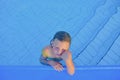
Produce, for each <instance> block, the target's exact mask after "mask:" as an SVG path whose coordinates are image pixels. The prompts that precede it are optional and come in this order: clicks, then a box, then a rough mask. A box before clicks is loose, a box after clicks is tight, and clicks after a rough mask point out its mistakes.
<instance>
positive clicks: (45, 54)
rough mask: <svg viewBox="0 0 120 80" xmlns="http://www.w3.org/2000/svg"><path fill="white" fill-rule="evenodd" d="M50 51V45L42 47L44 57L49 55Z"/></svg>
mask: <svg viewBox="0 0 120 80" xmlns="http://www.w3.org/2000/svg"><path fill="white" fill-rule="evenodd" d="M49 52H50V49H49V46H46V47H44V48H43V49H42V55H43V56H44V57H47V56H48V55H49Z"/></svg>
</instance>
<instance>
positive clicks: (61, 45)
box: [54, 39, 69, 49]
mask: <svg viewBox="0 0 120 80" xmlns="http://www.w3.org/2000/svg"><path fill="white" fill-rule="evenodd" d="M54 44H55V46H56V47H59V48H62V49H68V48H69V42H67V41H59V40H58V39H55V40H54Z"/></svg>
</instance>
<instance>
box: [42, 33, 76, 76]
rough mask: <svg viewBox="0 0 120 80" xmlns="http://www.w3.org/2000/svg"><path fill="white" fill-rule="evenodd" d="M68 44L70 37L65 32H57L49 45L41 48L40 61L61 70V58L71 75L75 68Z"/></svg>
mask: <svg viewBox="0 0 120 80" xmlns="http://www.w3.org/2000/svg"><path fill="white" fill-rule="evenodd" d="M70 44H71V37H70V35H69V34H68V33H67V32H65V31H59V32H57V33H56V34H55V35H54V37H53V39H52V40H51V42H50V45H48V46H46V47H44V48H43V50H42V54H41V57H40V62H41V63H42V64H45V65H50V66H52V67H53V68H54V69H55V70H57V71H62V70H63V66H62V64H61V63H60V61H61V60H63V61H64V62H65V64H66V66H67V71H68V73H69V74H70V75H73V74H74V72H75V69H74V64H73V61H72V55H71V52H70V51H69V47H70Z"/></svg>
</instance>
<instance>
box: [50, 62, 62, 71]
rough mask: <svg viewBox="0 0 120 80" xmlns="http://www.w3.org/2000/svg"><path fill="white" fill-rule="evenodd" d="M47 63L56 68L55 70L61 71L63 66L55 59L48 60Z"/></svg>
mask: <svg viewBox="0 0 120 80" xmlns="http://www.w3.org/2000/svg"><path fill="white" fill-rule="evenodd" d="M49 64H50V65H51V66H52V67H53V68H54V69H55V70H56V71H59V72H60V71H62V70H63V69H64V68H63V66H62V65H61V64H60V63H59V62H55V61H49Z"/></svg>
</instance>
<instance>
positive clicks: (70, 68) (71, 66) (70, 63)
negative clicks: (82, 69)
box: [62, 52, 75, 75]
mask: <svg viewBox="0 0 120 80" xmlns="http://www.w3.org/2000/svg"><path fill="white" fill-rule="evenodd" d="M62 58H63V60H64V61H65V63H66V66H67V71H68V73H69V74H70V75H73V74H74V72H75V68H74V64H73V61H72V55H71V52H67V54H66V53H65V54H63V55H62Z"/></svg>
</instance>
